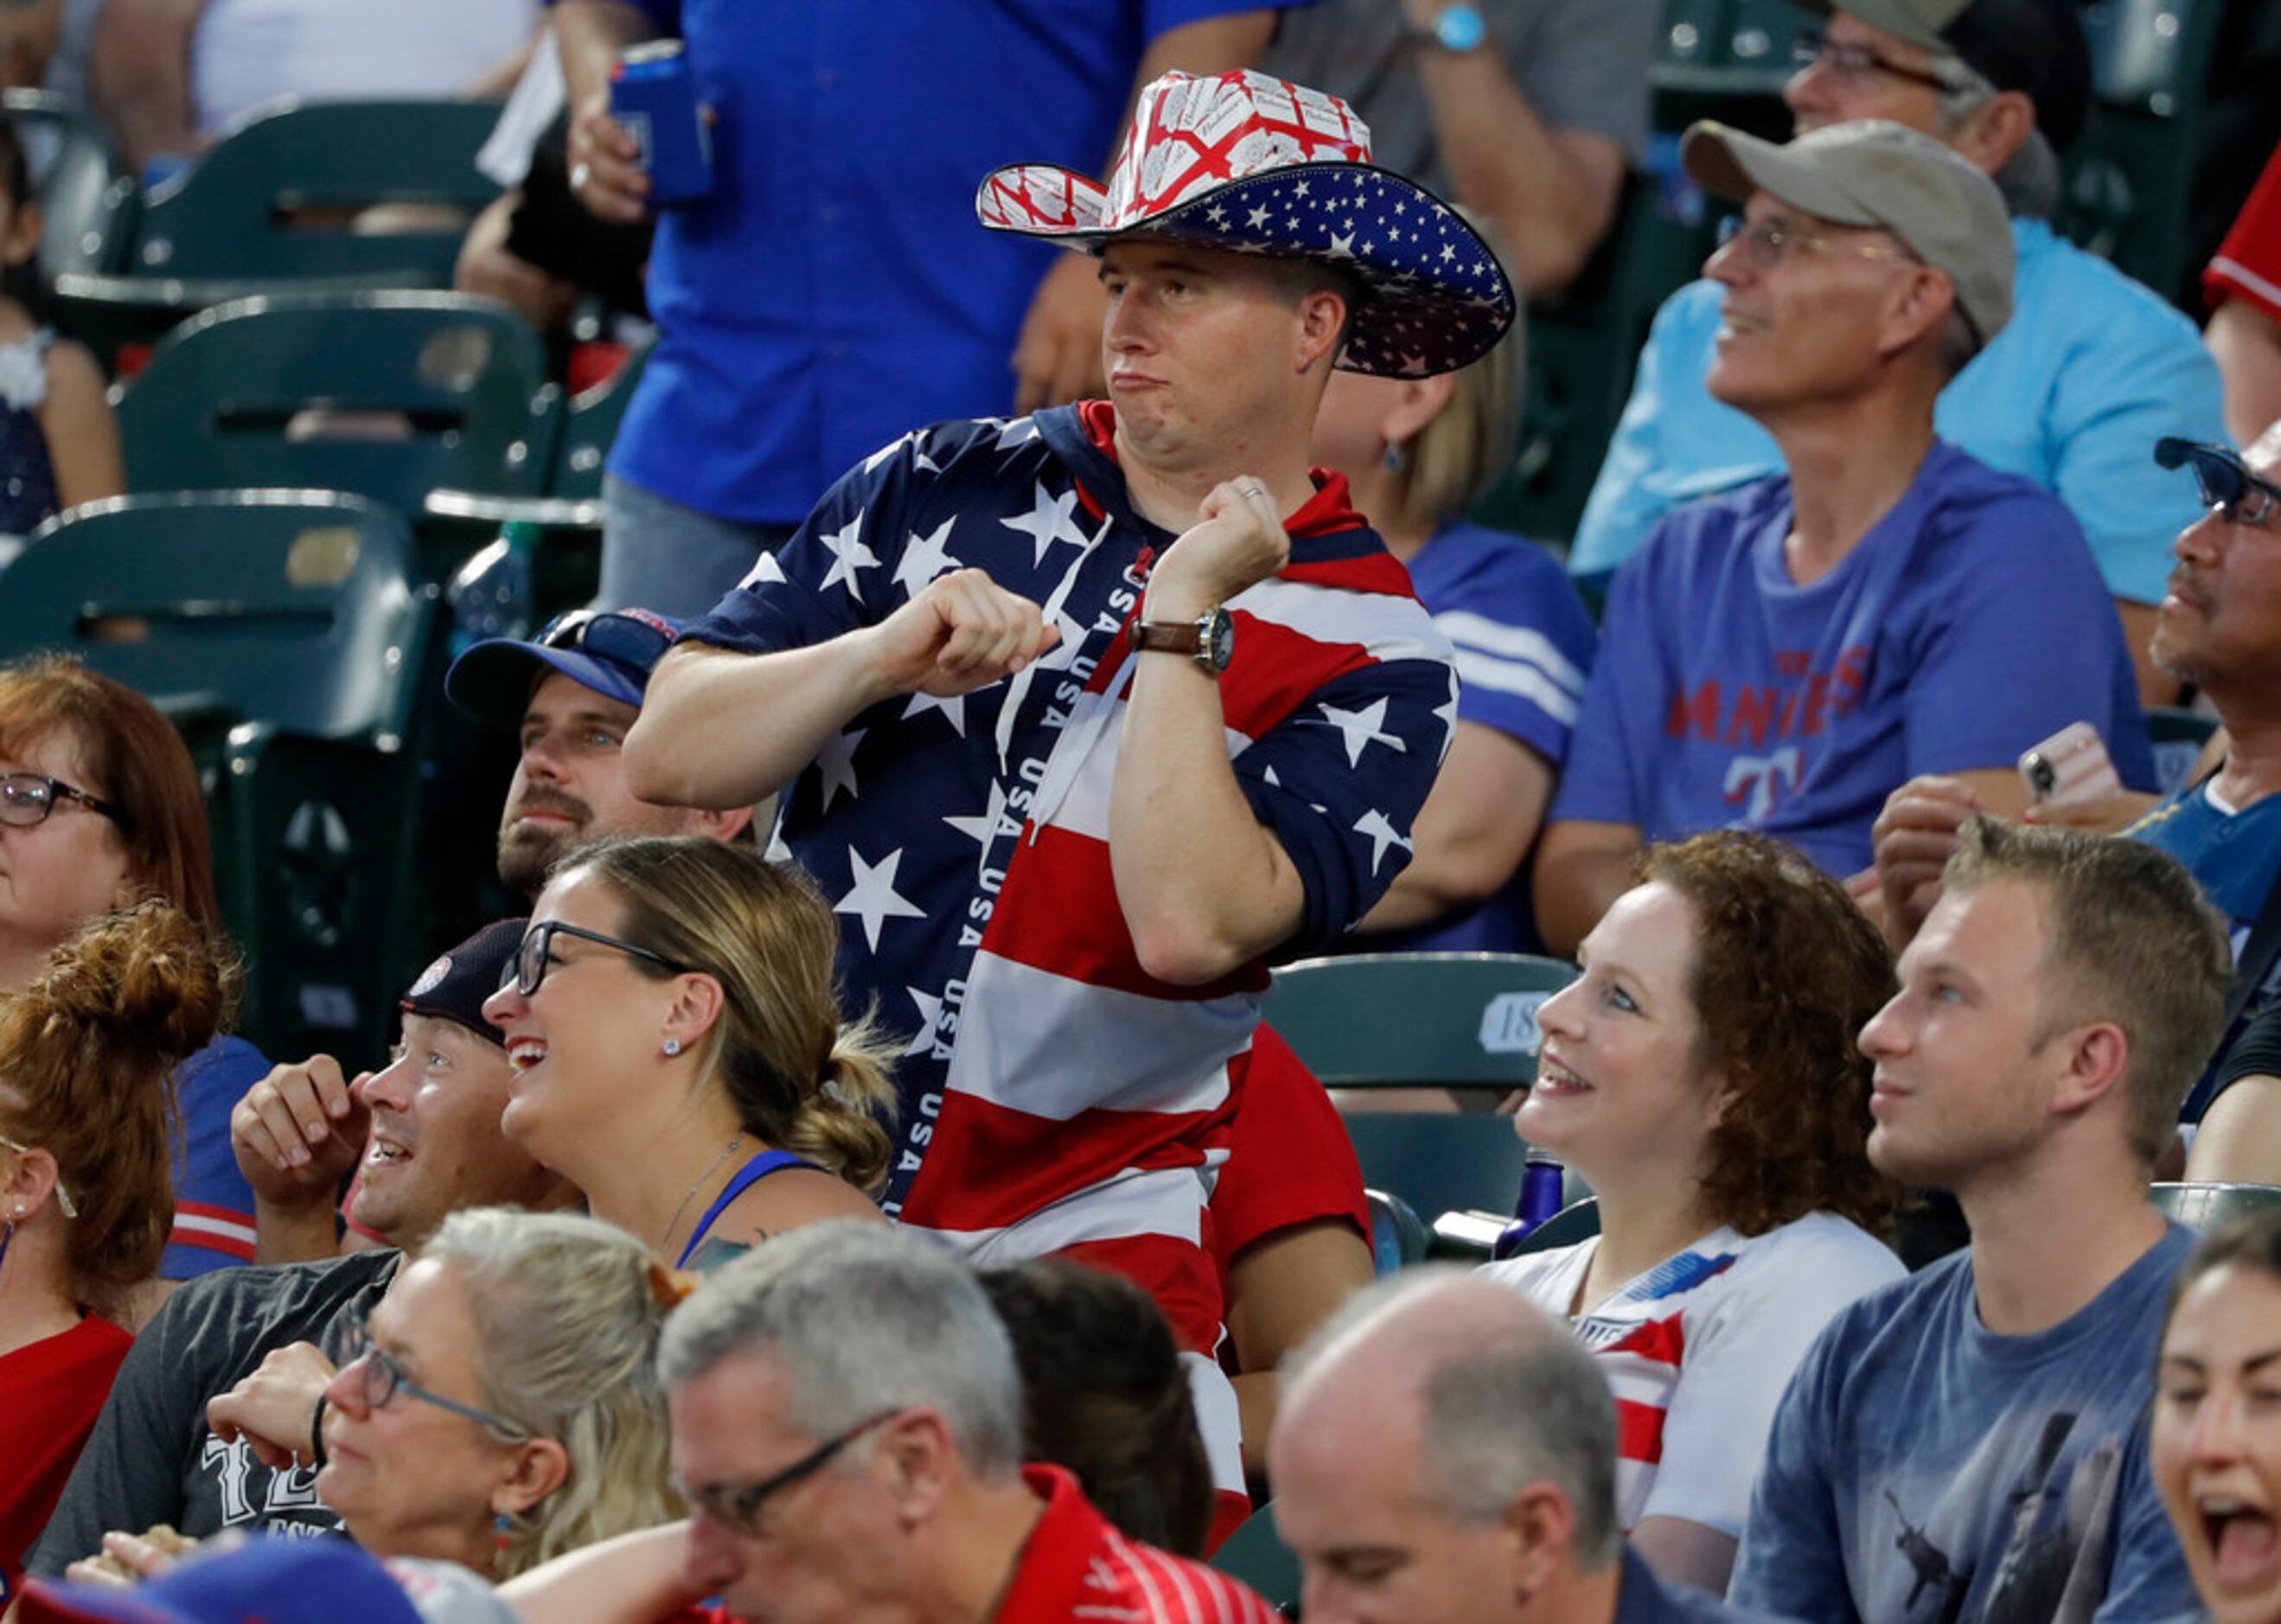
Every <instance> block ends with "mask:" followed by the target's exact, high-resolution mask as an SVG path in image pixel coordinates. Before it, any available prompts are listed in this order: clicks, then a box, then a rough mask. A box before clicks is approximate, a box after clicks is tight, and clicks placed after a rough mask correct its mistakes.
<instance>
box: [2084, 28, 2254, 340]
mask: <svg viewBox="0 0 2281 1624" xmlns="http://www.w3.org/2000/svg"><path fill="white" fill-rule="evenodd" d="M2224 9H2225V8H2224V4H2223V0H2096V3H2095V4H2088V5H2086V6H2084V12H2083V21H2084V31H2085V32H2086V33H2087V34H2088V35H2090V39H2091V55H2092V86H2093V91H2094V94H2093V98H2092V115H2091V120H2090V122H2089V123H2088V124H2087V125H2086V126H2085V127H2084V132H2083V134H2082V135H2081V136H2079V137H2078V138H2077V139H2076V143H2075V144H2074V146H2073V147H2071V148H2070V149H2069V150H2068V155H2067V161H2066V165H2065V198H2064V201H2063V202H2062V204H2061V211H2060V222H2059V223H2060V227H2061V229H2062V230H2063V231H2065V232H2066V234H2067V235H2068V236H2070V237H2072V238H2073V239H2074V240H2075V241H2076V242H2077V243H2079V244H2082V245H2083V246H2084V247H2085V248H2088V249H2090V250H2091V251H2092V252H2094V253H2097V254H2099V255H2101V256H2103V257H2104V258H2106V259H2111V260H2113V261H2114V262H2115V265H2116V266H2117V267H2120V268H2121V269H2122V270H2124V271H2126V272H2128V273H2129V274H2130V275H2132V276H2135V277H2137V278H2138V280H2139V281H2140V282H2145V283H2146V285H2147V286H2149V287H2151V288H2153V290H2155V291H2156V292H2158V293H2160V294H2161V296H2162V297H2163V298H2168V299H2189V298H2192V292H2193V283H2194V280H2195V277H2196V276H2197V275H2199V273H2200V269H2201V267H2200V265H2198V264H2195V263H2194V262H2193V251H2194V250H2193V232H2192V228H2191V225H2190V218H2191V217H2190V211H2191V208H2192V202H2193V189H2194V188H2193V182H2194V173H2195V169H2196V166H2198V164H2199V163H2200V159H2201V152H2202V146H2203V143H2204V140H2205V138H2206V135H2207V129H2206V124H2207V120H2206V119H2205V118H2204V113H2203V97H2204V93H2205V90H2206V88H2207V87H2208V84H2209V80H2210V69H2211V62H2212V59H2213V58H2214V56H2215V52H2216V47H2217V40H2218V34H2219V29H2220V27H2221V25H2222V24H2223V20H2224V19H2223V12H2224ZM2195 307H2196V308H2199V302H2198V301H2197V302H2196V304H2195Z"/></svg>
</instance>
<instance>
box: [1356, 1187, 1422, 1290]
mask: <svg viewBox="0 0 2281 1624" xmlns="http://www.w3.org/2000/svg"><path fill="white" fill-rule="evenodd" d="M1363 1197H1364V1199H1365V1201H1366V1202H1367V1203H1369V1205H1370V1256H1371V1261H1372V1263H1373V1264H1376V1265H1377V1266H1378V1272H1380V1274H1392V1273H1393V1272H1395V1271H1396V1270H1397V1269H1403V1268H1406V1267H1408V1266H1409V1265H1410V1264H1413V1263H1419V1262H1422V1261H1424V1259H1425V1257H1426V1248H1427V1244H1428V1242H1430V1241H1432V1240H1433V1233H1432V1232H1431V1231H1430V1230H1428V1229H1427V1227H1426V1222H1425V1220H1424V1219H1423V1218H1419V1216H1418V1214H1417V1212H1416V1210H1414V1209H1412V1208H1411V1205H1410V1203H1408V1202H1406V1201H1404V1200H1403V1199H1402V1197H1401V1196H1399V1195H1393V1194H1391V1193H1390V1192H1388V1191H1386V1190H1370V1189H1366V1190H1365V1191H1364V1192H1363Z"/></svg>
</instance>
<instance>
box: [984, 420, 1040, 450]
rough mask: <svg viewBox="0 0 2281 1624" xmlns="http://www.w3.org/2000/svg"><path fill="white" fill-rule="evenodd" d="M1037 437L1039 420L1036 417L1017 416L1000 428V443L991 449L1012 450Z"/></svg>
mask: <svg viewBox="0 0 2281 1624" xmlns="http://www.w3.org/2000/svg"><path fill="white" fill-rule="evenodd" d="M1037 437H1038V420H1037V419H1036V418H1034V417H1017V418H1016V419H1015V420H1014V421H1012V422H1010V423H1008V424H1007V425H1006V426H1005V427H1004V428H1002V429H999V430H998V444H997V445H994V446H993V447H992V448H991V449H993V450H994V451H1011V450H1013V449H1014V448H1015V447H1016V446H1017V445H1028V444H1029V443H1030V442H1031V441H1032V440H1034V439H1036V438H1037Z"/></svg>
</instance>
